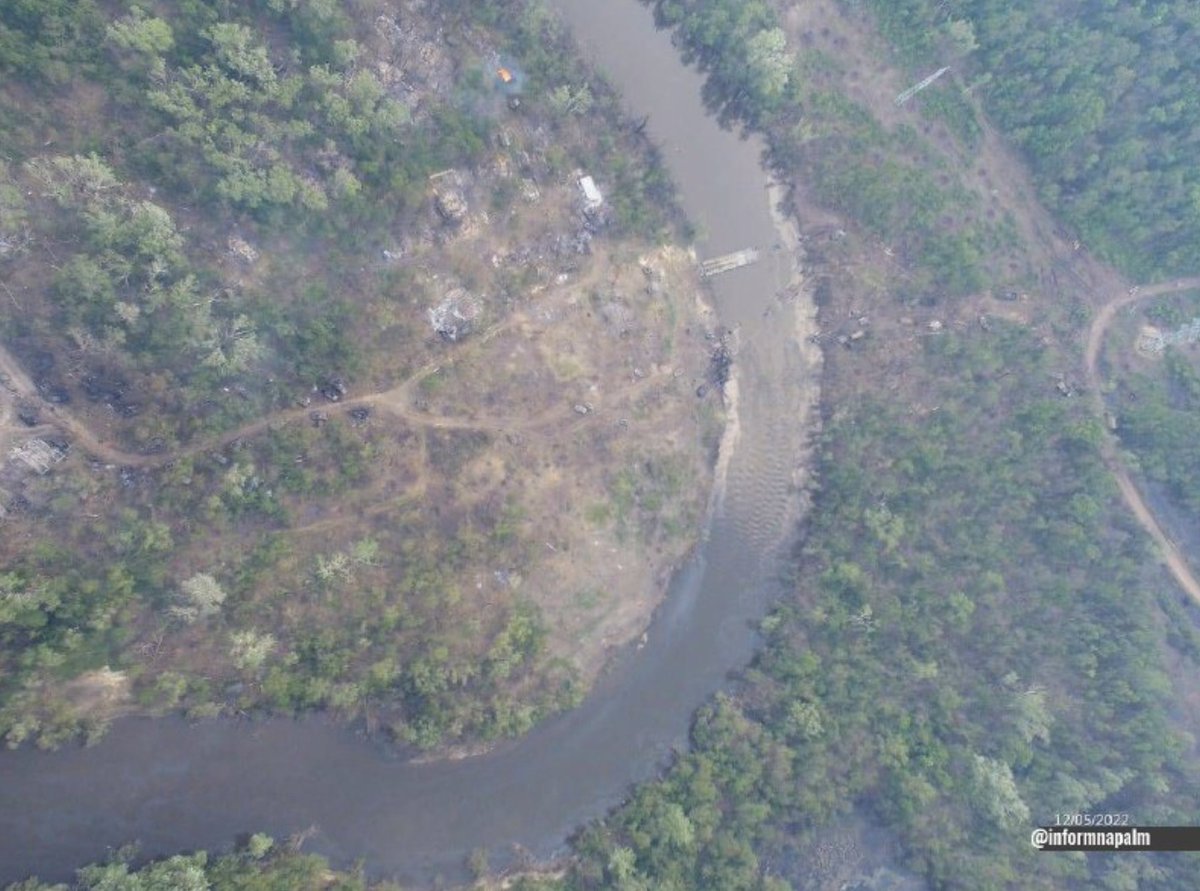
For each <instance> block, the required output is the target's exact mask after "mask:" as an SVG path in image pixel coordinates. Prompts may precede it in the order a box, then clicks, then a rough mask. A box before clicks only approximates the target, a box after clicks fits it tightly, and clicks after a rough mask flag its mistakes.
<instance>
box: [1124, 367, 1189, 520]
mask: <svg viewBox="0 0 1200 891" xmlns="http://www.w3.org/2000/svg"><path fill="white" fill-rule="evenodd" d="M1112 401H1113V404H1114V405H1115V406H1116V407H1117V408H1116V416H1117V425H1118V426H1117V433H1118V435H1119V436H1120V438H1121V443H1122V445H1124V446H1125V447H1126V448H1128V449H1130V450H1131V451H1132V452H1133V453H1134V454H1135V455H1136V456H1137V463H1138V467H1139V469H1140V470H1141V472H1142V473H1144V474H1145V475H1146V476H1147V477H1148V478H1149V479H1150V480H1152V481H1153V482H1155V483H1158V484H1160V485H1162V486H1164V487H1165V488H1166V493H1167V496H1168V497H1169V498H1170V499H1171V501H1173V502H1174V503H1175V504H1176V505H1177V506H1178V507H1179V508H1180V509H1182V510H1185V511H1187V512H1188V513H1189V514H1195V513H1196V512H1197V511H1200V373H1198V372H1197V370H1196V366H1195V362H1194V361H1193V360H1192V359H1191V358H1190V357H1189V356H1186V355H1184V354H1181V353H1180V352H1179V351H1177V350H1175V349H1170V348H1168V350H1167V352H1166V355H1165V357H1164V359H1163V366H1162V369H1161V373H1157V374H1138V375H1135V376H1134V377H1132V378H1130V379H1129V380H1123V381H1121V382H1120V385H1119V386H1118V388H1117V391H1116V393H1115V394H1114V396H1113V399H1112Z"/></svg>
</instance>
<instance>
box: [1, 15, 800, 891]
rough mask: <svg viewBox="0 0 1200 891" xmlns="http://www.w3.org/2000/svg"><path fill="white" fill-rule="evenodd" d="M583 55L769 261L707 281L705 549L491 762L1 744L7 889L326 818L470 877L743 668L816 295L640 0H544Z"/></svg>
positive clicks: (790, 489) (545, 828)
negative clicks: (628, 638) (470, 861)
mask: <svg viewBox="0 0 1200 891" xmlns="http://www.w3.org/2000/svg"><path fill="white" fill-rule="evenodd" d="M550 5H551V6H552V7H554V8H556V9H557V10H558V11H559V12H560V13H561V14H562V16H563V17H564V18H565V19H566V21H567V22H568V24H569V25H570V27H571V28H572V29H573V31H574V33H575V35H576V37H577V39H578V41H579V43H580V46H581V48H582V50H583V52H584V54H585V55H586V56H587V57H588V58H589V59H590V61H592V62H593V63H594V64H595V65H596V67H597V68H598V69H600V70H601V71H603V72H605V73H606V74H607V75H608V76H609V77H610V78H611V80H612V81H613V83H614V85H615V86H616V87H617V89H618V90H620V92H621V93H622V95H623V96H624V97H625V100H626V103H627V106H628V109H629V112H630V114H631V115H633V116H635V117H637V118H641V117H643V116H647V117H648V119H649V124H648V128H647V130H648V133H649V135H650V136H651V138H652V139H653V140H654V141H655V142H656V143H657V144H658V145H659V146H661V148H662V149H663V155H664V159H665V161H666V163H667V165H668V167H669V169H670V172H671V174H672V175H673V177H674V179H675V181H676V183H677V185H678V186H679V189H680V193H681V201H682V203H683V206H684V209H685V211H686V212H687V214H688V215H689V217H690V218H691V220H692V221H693V222H694V223H696V224H697V226H698V228H699V231H700V232H701V233H702V236H701V238H700V240H699V241H698V242H697V245H696V248H697V252H698V254H699V255H700V256H701V257H712V256H716V255H719V254H723V253H725V252H728V251H732V250H736V249H740V248H744V247H756V248H758V249H760V251H761V252H762V260H761V261H760V262H759V263H758V264H757V265H755V266H752V267H748V268H744V269H740V270H737V271H735V272H732V273H729V274H727V275H725V276H722V277H720V278H718V279H715V280H714V283H713V284H714V293H715V299H716V302H717V309H718V314H719V316H720V318H721V321H722V322H723V323H724V324H725V325H727V326H730V327H735V328H737V329H738V332H739V333H738V354H737V361H736V364H735V368H736V378H735V382H734V384H735V386H734V391H735V395H736V406H737V409H736V420H735V422H734V424H733V425H732V426H731V431H730V433H729V434H728V435H727V437H726V442H725V446H724V448H725V455H724V460H726V461H727V464H726V473H725V487H724V494H723V497H722V498H721V499H720V501H719V503H718V506H717V508H716V509H715V510H714V511H713V516H712V519H711V522H710V528H709V529H708V534H707V538H706V541H705V544H704V545H703V546H702V547H701V548H699V549H698V552H697V556H696V557H695V559H693V560H692V561H691V562H690V563H689V564H687V565H686V566H685V567H684V568H682V569H681V570H680V572H679V573H678V574H677V576H676V577H675V578H674V579H673V581H672V583H671V588H670V591H669V594H668V596H667V599H666V600H665V602H664V604H663V606H662V607H661V608H660V610H659V612H658V614H657V615H656V617H655V619H654V622H653V624H652V625H651V628H650V631H649V635H648V641H647V644H646V646H644V647H643V648H642V649H640V650H632V649H631V650H630V651H629V652H628V654H627V655H626V656H625V657H624V658H623V659H622V661H621V662H620V664H619V666H618V667H617V668H616V669H615V670H614V671H612V672H610V673H609V675H608V676H607V677H606V678H605V679H604V680H603V681H602V682H601V684H600V685H599V687H598V688H597V689H596V690H595V691H594V692H593V693H592V695H591V696H590V697H589V698H588V699H587V700H586V701H585V703H584V704H583V705H582V706H581V707H580V708H578V709H576V710H575V711H572V712H570V713H568V714H565V715H561V716H558V717H556V718H554V719H551V720H549V721H547V722H546V723H545V724H543V725H541V726H539V727H538V728H537V729H535V730H534V731H533V732H531V733H530V734H528V735H527V736H525V737H523V738H522V739H520V740H517V741H513V742H509V743H505V744H503V745H502V746H500V747H499V748H497V749H496V750H494V751H492V752H490V753H489V754H487V755H484V756H480V757H477V758H472V759H466V760H461V761H452V762H439V763H427V764H414V763H410V762H406V761H403V760H400V759H397V758H395V757H394V756H389V755H388V754H387V753H386V752H383V751H381V750H380V749H379V748H378V747H377V746H375V745H373V744H371V743H370V742H368V741H366V740H364V739H362V738H361V737H359V736H358V735H356V734H355V733H353V732H352V731H351V730H349V729H347V728H344V727H338V726H335V725H332V724H330V723H328V722H326V721H324V720H322V719H315V718H314V719H308V720H304V721H288V720H271V721H266V722H259V723H249V722H235V721H212V722H207V723H202V724H199V725H195V726H192V725H188V724H186V723H185V722H183V721H181V720H157V721H154V720H147V719H128V720H123V721H119V722H117V723H116V724H115V725H114V727H113V728H112V730H111V731H110V732H109V734H108V735H107V736H106V737H105V738H104V739H103V740H102V741H101V742H100V743H99V744H98V745H96V746H94V747H91V748H87V749H82V748H77V749H69V750H66V751H61V752H57V753H50V754H48V753H43V752H38V751H34V750H30V749H21V750H18V751H15V752H9V753H4V754H2V755H0V884H2V883H4V882H8V881H12V880H15V879H18V878H21V877H23V876H25V875H28V874H30V873H38V874H40V875H42V876H43V877H44V878H47V879H52V880H62V879H65V878H69V877H70V875H71V873H72V871H73V870H74V869H75V868H76V867H77V866H79V865H81V864H84V863H87V862H89V861H92V860H95V859H97V858H99V857H102V856H103V855H104V854H105V851H106V848H107V847H109V846H116V845H120V844H123V843H126V842H129V841H131V840H133V839H137V840H140V842H141V852H142V854H143V855H157V854H162V853H174V852H177V851H179V850H185V849H194V848H202V847H203V848H211V849H223V848H227V847H228V846H229V845H230V844H231V843H232V841H233V840H234V838H235V837H236V836H237V835H239V834H241V833H247V832H252V831H260V830H261V831H266V832H269V833H271V834H274V835H276V836H285V835H288V834H290V833H292V832H296V831H299V830H303V829H306V828H308V827H310V826H315V827H317V830H318V831H317V832H316V833H315V834H314V835H313V836H312V838H311V840H310V841H309V842H308V844H307V845H306V850H313V851H317V852H320V853H323V854H326V855H328V856H329V857H330V858H331V859H332V860H334V861H335V863H339V864H348V863H350V862H353V861H355V860H358V859H361V860H363V861H364V862H365V863H366V865H367V867H368V871H369V872H370V873H371V874H372V875H380V876H391V877H394V878H396V879H398V880H400V881H404V882H428V881H430V880H431V879H433V878H434V877H436V876H438V875H441V876H444V877H445V878H447V879H450V880H453V879H458V878H461V877H462V876H463V862H464V858H465V856H466V855H467V854H468V853H469V852H470V851H472V850H473V849H476V848H486V849H488V850H489V851H490V852H491V862H492V864H493V865H503V864H504V863H505V862H506V861H507V860H508V859H509V858H510V857H511V856H512V853H511V852H512V850H513V845H514V844H519V845H521V846H522V847H523V848H524V849H526V850H528V851H529V852H531V853H532V854H534V855H536V856H538V857H548V856H551V855H553V854H556V853H558V852H560V851H561V850H562V849H563V847H564V844H565V841H566V838H567V837H568V835H569V834H570V833H571V832H572V831H573V830H574V829H575V828H576V827H578V826H579V825H581V824H582V823H584V822H586V821H588V820H590V819H593V818H595V817H598V816H600V815H601V814H603V813H604V812H605V811H606V810H608V809H610V808H611V807H613V806H614V805H616V804H618V803H619V802H620V801H621V800H622V798H623V797H624V796H625V795H626V794H627V792H628V789H629V788H630V786H631V784H633V783H634V782H636V781H639V780H642V779H645V778H647V777H649V776H652V775H653V774H654V773H655V772H656V771H658V770H659V769H661V767H662V766H663V765H664V764H665V763H666V762H667V761H668V760H669V757H670V753H671V751H672V750H673V749H675V748H679V747H683V746H685V745H686V742H687V731H688V726H689V720H690V718H691V716H692V714H693V712H694V711H695V709H696V707H697V706H699V705H700V704H701V703H703V702H704V701H705V700H706V699H707V698H708V697H710V696H711V695H712V694H713V693H714V692H715V691H717V690H719V689H720V688H722V686H724V685H725V684H726V683H727V682H728V680H727V679H728V675H729V672H731V671H734V670H737V669H739V668H741V667H742V666H744V665H745V664H746V663H747V662H748V661H749V660H750V658H751V657H752V655H753V652H754V647H755V643H756V637H755V632H754V627H755V625H756V623H757V621H758V620H759V619H760V618H761V616H762V615H763V614H764V612H765V611H766V609H767V607H768V606H769V604H770V603H771V602H772V601H773V600H774V599H775V598H777V597H778V596H779V595H780V594H781V593H782V585H781V582H780V581H779V578H780V575H781V570H782V569H783V567H784V563H783V560H784V558H785V556H786V552H787V548H788V545H789V543H790V541H791V538H792V535H793V530H794V529H795V528H796V524H797V520H798V518H799V509H800V502H801V500H802V499H801V497H800V496H799V494H798V491H799V489H798V483H799V482H801V481H802V476H801V474H802V468H803V466H804V458H805V436H806V430H808V429H809V428H810V426H811V425H812V424H813V423H815V419H816V416H817V415H816V410H815V406H814V402H815V395H816V382H817V373H818V371H819V363H820V356H819V352H818V351H817V348H816V347H814V346H811V345H809V344H808V343H807V342H806V341H805V338H804V334H805V333H806V331H807V326H809V325H811V323H812V312H813V310H812V307H811V302H810V301H809V298H808V297H807V296H801V297H800V298H798V299H795V300H791V301H781V300H780V294H781V293H782V292H783V291H784V290H785V289H786V288H787V287H788V285H789V282H790V281H791V280H792V279H793V276H794V275H795V274H796V269H795V263H796V254H795V251H794V249H792V248H789V247H788V246H787V234H788V233H787V229H788V227H787V226H785V225H781V221H780V220H779V219H778V218H777V216H776V215H774V214H773V213H772V207H771V204H772V202H771V200H770V198H769V194H768V189H767V175H766V173H765V172H764V171H763V169H762V167H761V164H760V161H761V157H760V155H761V150H762V146H761V144H760V143H759V142H758V141H756V140H754V139H748V140H747V139H742V138H740V137H739V136H738V135H737V134H734V133H731V132H728V131H725V130H722V129H721V128H720V127H719V126H718V125H717V123H716V121H715V119H714V118H713V117H712V116H710V115H709V114H707V112H706V111H705V109H704V106H703V104H702V102H701V99H700V90H701V82H702V79H701V77H700V75H699V74H698V73H697V72H696V71H694V70H692V69H690V68H688V67H686V66H685V65H683V63H682V62H681V61H680V58H679V55H678V53H677V52H676V51H675V50H674V48H673V47H672V45H671V42H670V39H669V37H668V36H667V35H666V34H664V33H662V32H659V31H657V30H655V28H654V25H653V20H652V17H651V14H650V12H649V11H648V10H647V9H646V8H644V7H643V6H641V5H640V4H639V3H638V2H637V0H604V2H597V0H551V3H550Z"/></svg>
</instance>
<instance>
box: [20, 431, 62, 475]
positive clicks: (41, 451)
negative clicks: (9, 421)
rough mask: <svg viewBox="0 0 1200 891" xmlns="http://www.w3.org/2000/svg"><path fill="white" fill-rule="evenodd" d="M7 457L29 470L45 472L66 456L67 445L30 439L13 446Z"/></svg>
mask: <svg viewBox="0 0 1200 891" xmlns="http://www.w3.org/2000/svg"><path fill="white" fill-rule="evenodd" d="M9 457H11V458H13V459H14V460H16V461H20V462H21V463H22V464H24V465H25V466H26V467H28V468H29V469H30V470H36V471H37V472H38V473H40V474H46V473H48V472H49V471H50V468H51V467H53V466H54V465H55V464H57V463H58V462H59V461H61V460H62V459H63V458H65V457H67V446H66V445H65V444H63V443H51V442H48V441H46V440H44V439H31V440H29V442H27V443H25V444H24V445H20V446H14V447H13V449H12V451H11V452H10V453H9Z"/></svg>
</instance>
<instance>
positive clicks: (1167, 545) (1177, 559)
mask: <svg viewBox="0 0 1200 891" xmlns="http://www.w3.org/2000/svg"><path fill="white" fill-rule="evenodd" d="M1193 288H1200V276H1196V277H1193V278H1186V279H1178V280H1176V281H1172V282H1164V283H1160V284H1156V285H1147V286H1143V287H1140V288H1130V289H1129V290H1128V291H1126V292H1124V293H1122V294H1119V295H1117V296H1115V297H1113V298H1111V299H1110V300H1109V301H1108V302H1106V303H1105V304H1104V306H1102V307H1101V308H1100V311H1099V312H1098V313H1096V317H1095V318H1094V319H1093V320H1092V324H1091V326H1090V327H1089V328H1088V337H1087V346H1086V348H1085V349H1084V365H1085V369H1086V372H1087V380H1088V389H1089V390H1091V393H1092V400H1093V403H1094V405H1095V410H1096V413H1097V415H1099V416H1100V417H1103V416H1104V413H1105V405H1104V393H1103V391H1102V387H1103V384H1104V379H1103V377H1102V376H1101V374H1100V348H1101V347H1102V346H1103V345H1104V337H1105V335H1106V334H1107V333H1108V329H1109V326H1110V325H1111V324H1112V321H1113V319H1114V318H1115V317H1116V315H1117V312H1118V311H1119V310H1120V309H1122V308H1123V307H1126V306H1131V305H1133V304H1135V303H1137V302H1139V301H1141V300H1149V299H1151V298H1154V297H1161V296H1162V295H1163V294H1171V293H1175V292H1177V291H1187V290H1191V289H1193ZM1101 451H1102V454H1103V456H1104V463H1105V465H1106V466H1107V467H1108V469H1109V470H1110V471H1111V472H1112V475H1113V477H1114V478H1115V479H1116V481H1117V488H1118V489H1120V490H1121V496H1122V497H1123V498H1124V499H1125V503H1126V504H1128V505H1129V509H1130V510H1131V511H1133V514H1134V516H1135V517H1137V520H1138V522H1139V523H1141V525H1142V528H1143V529H1145V530H1146V532H1147V533H1149V535H1150V537H1151V538H1152V539H1154V541H1155V543H1156V544H1157V545H1158V547H1159V550H1160V551H1161V552H1162V556H1163V560H1164V562H1165V563H1166V564H1167V568H1168V569H1169V570H1170V571H1171V575H1172V576H1174V577H1175V581H1177V582H1178V583H1179V586H1180V587H1181V588H1183V590H1184V591H1186V592H1187V593H1188V595H1189V596H1190V597H1191V598H1192V599H1193V600H1194V601H1196V603H1200V581H1197V579H1196V576H1195V574H1194V573H1193V572H1192V569H1191V567H1190V566H1189V565H1188V562H1187V559H1186V558H1185V557H1184V556H1183V554H1182V553H1180V551H1179V548H1178V547H1176V545H1175V543H1174V542H1173V541H1171V538H1170V537H1169V536H1168V535H1167V533H1166V532H1165V531H1164V530H1163V528H1162V526H1161V525H1160V524H1159V522H1158V520H1157V519H1156V518H1155V516H1154V513H1153V512H1152V511H1151V510H1150V507H1149V505H1147V504H1146V501H1145V499H1144V498H1142V493H1141V492H1139V491H1138V489H1137V486H1135V485H1134V483H1133V479H1132V477H1130V475H1129V470H1128V469H1127V468H1126V467H1125V465H1124V464H1123V463H1122V461H1121V458H1120V449H1119V448H1118V445H1117V440H1116V437H1115V436H1114V435H1112V434H1108V435H1106V436H1105V437H1104V440H1103V442H1102V444H1101Z"/></svg>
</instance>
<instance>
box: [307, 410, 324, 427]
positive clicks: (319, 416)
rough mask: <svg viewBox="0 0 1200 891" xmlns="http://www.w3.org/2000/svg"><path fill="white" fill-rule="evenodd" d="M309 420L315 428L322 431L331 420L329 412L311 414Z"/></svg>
mask: <svg viewBox="0 0 1200 891" xmlns="http://www.w3.org/2000/svg"><path fill="white" fill-rule="evenodd" d="M308 419H309V420H310V421H312V425H313V426H314V427H316V428H317V429H320V427H321V425H322V424H324V423H325V422H327V421H328V420H329V414H328V412H323V411H314V412H310V413H309V415H308Z"/></svg>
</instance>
